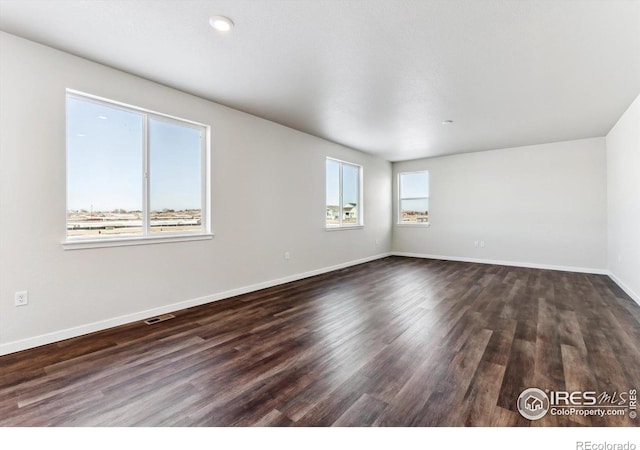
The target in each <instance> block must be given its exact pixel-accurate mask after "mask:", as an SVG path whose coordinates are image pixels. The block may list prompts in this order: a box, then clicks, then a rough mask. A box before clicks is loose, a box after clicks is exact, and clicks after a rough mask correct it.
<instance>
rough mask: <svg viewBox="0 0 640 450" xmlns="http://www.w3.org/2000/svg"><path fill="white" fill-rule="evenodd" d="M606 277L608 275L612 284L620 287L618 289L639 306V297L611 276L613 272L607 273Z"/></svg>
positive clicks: (619, 280) (615, 277) (618, 279)
mask: <svg viewBox="0 0 640 450" xmlns="http://www.w3.org/2000/svg"><path fill="white" fill-rule="evenodd" d="M607 275H609V278H611V279H612V280H613V282H614V283H615V284H617V285H618V286H619V287H620V289H622V290H623V291H624V292H625V293H626V294H627V295H628V296H629V297H631V298H632V299H633V301H634V302H636V303H637V304H638V305H640V295H638V294H636V293H635V292H633V291H632V290H631V288H630V287H629V286H627V285H626V284H624V283H623V282H622V280H621V279H620V278H618V277H617V276H615V275H614V274H613V272H608V273H607Z"/></svg>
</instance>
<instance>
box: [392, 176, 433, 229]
mask: <svg viewBox="0 0 640 450" xmlns="http://www.w3.org/2000/svg"><path fill="white" fill-rule="evenodd" d="M398 199H399V201H398V223H399V224H416V225H428V224H429V172H427V171H426V170H425V171H422V172H405V173H400V174H398Z"/></svg>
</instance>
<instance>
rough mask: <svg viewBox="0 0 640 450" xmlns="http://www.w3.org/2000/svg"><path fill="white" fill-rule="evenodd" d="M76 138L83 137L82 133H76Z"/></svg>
mask: <svg viewBox="0 0 640 450" xmlns="http://www.w3.org/2000/svg"><path fill="white" fill-rule="evenodd" d="M76 136H78V137H85V135H84V134H82V133H78V134H76Z"/></svg>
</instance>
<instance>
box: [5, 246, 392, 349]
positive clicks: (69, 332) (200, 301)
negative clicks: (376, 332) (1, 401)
mask: <svg viewBox="0 0 640 450" xmlns="http://www.w3.org/2000/svg"><path fill="white" fill-rule="evenodd" d="M387 256H391V253H382V254H379V255H374V256H369V257H367V258H362V259H357V260H355V261H349V262H345V263H340V264H336V265H333V266H329V267H323V268H320V269H315V270H311V271H308V272H303V273H298V274H295V275H289V276H286V277H283V278H278V279H275V280H270V281H265V282H262V283H257V284H252V285H250V286H245V287H241V288H237V289H231V290H228V291H224V292H219V293H216V294H212V295H208V296H205V297H200V298H194V299H191V300H185V301H182V302H178V303H172V304H170V305H165V306H160V307H158V308H153V309H148V310H146V311H140V312H136V313H132V314H127V315H124V316H119V317H114V318H111V319H107V320H101V321H99V322H93V323H89V324H86V325H80V326H78V327H73V328H67V329H65V330H59V331H54V332H52V333H47V334H42V335H39V336H34V337H31V338H27V339H23V340H20V341H13V342H8V343H6V344H0V356H2V355H8V354H9V353H15V352H19V351H22V350H27V349H30V348H34V347H39V346H41V345H46V344H51V343H54V342H59V341H63V340H65V339H70V338H74V337H77V336H82V335H85V334H88V333H94V332H96V331H102V330H106V329H108V328H113V327H117V326H119V325H124V324H127V323H131V322H137V321H140V320H145V319H148V318H149V317H154V316H158V315H161V314H167V313H170V312H175V311H179V310H182V309H186V308H191V307H194V306H200V305H204V304H207V303H211V302H215V301H218V300H223V299H226V298H230V297H235V296H237V295H242V294H247V293H250V292H254V291H259V290H261V289H266V288H270V287H273V286H278V285H280V284H285V283H290V282H292V281H297V280H302V279H304V278H309V277H313V276H316V275H321V274H323V273H327V272H333V271H334V270H340V269H344V268H345V267H350V266H355V265H358V264H363V263H366V262H370V261H374V260H376V259H382V258H386V257H387Z"/></svg>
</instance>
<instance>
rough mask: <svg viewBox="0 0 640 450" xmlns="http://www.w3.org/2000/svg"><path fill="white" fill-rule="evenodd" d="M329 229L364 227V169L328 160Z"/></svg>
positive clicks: (327, 222) (327, 198) (327, 217)
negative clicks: (361, 187)
mask: <svg viewBox="0 0 640 450" xmlns="http://www.w3.org/2000/svg"><path fill="white" fill-rule="evenodd" d="M326 164H327V172H326V178H327V191H326V195H327V196H326V200H327V201H326V203H327V204H326V206H327V208H326V220H325V224H326V227H327V228H340V227H353V226H360V225H362V194H361V192H360V191H361V189H360V186H361V182H362V167H360V166H358V165H356V164H351V163H347V162H344V161H338V160H336V159H331V158H327V163H326Z"/></svg>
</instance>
